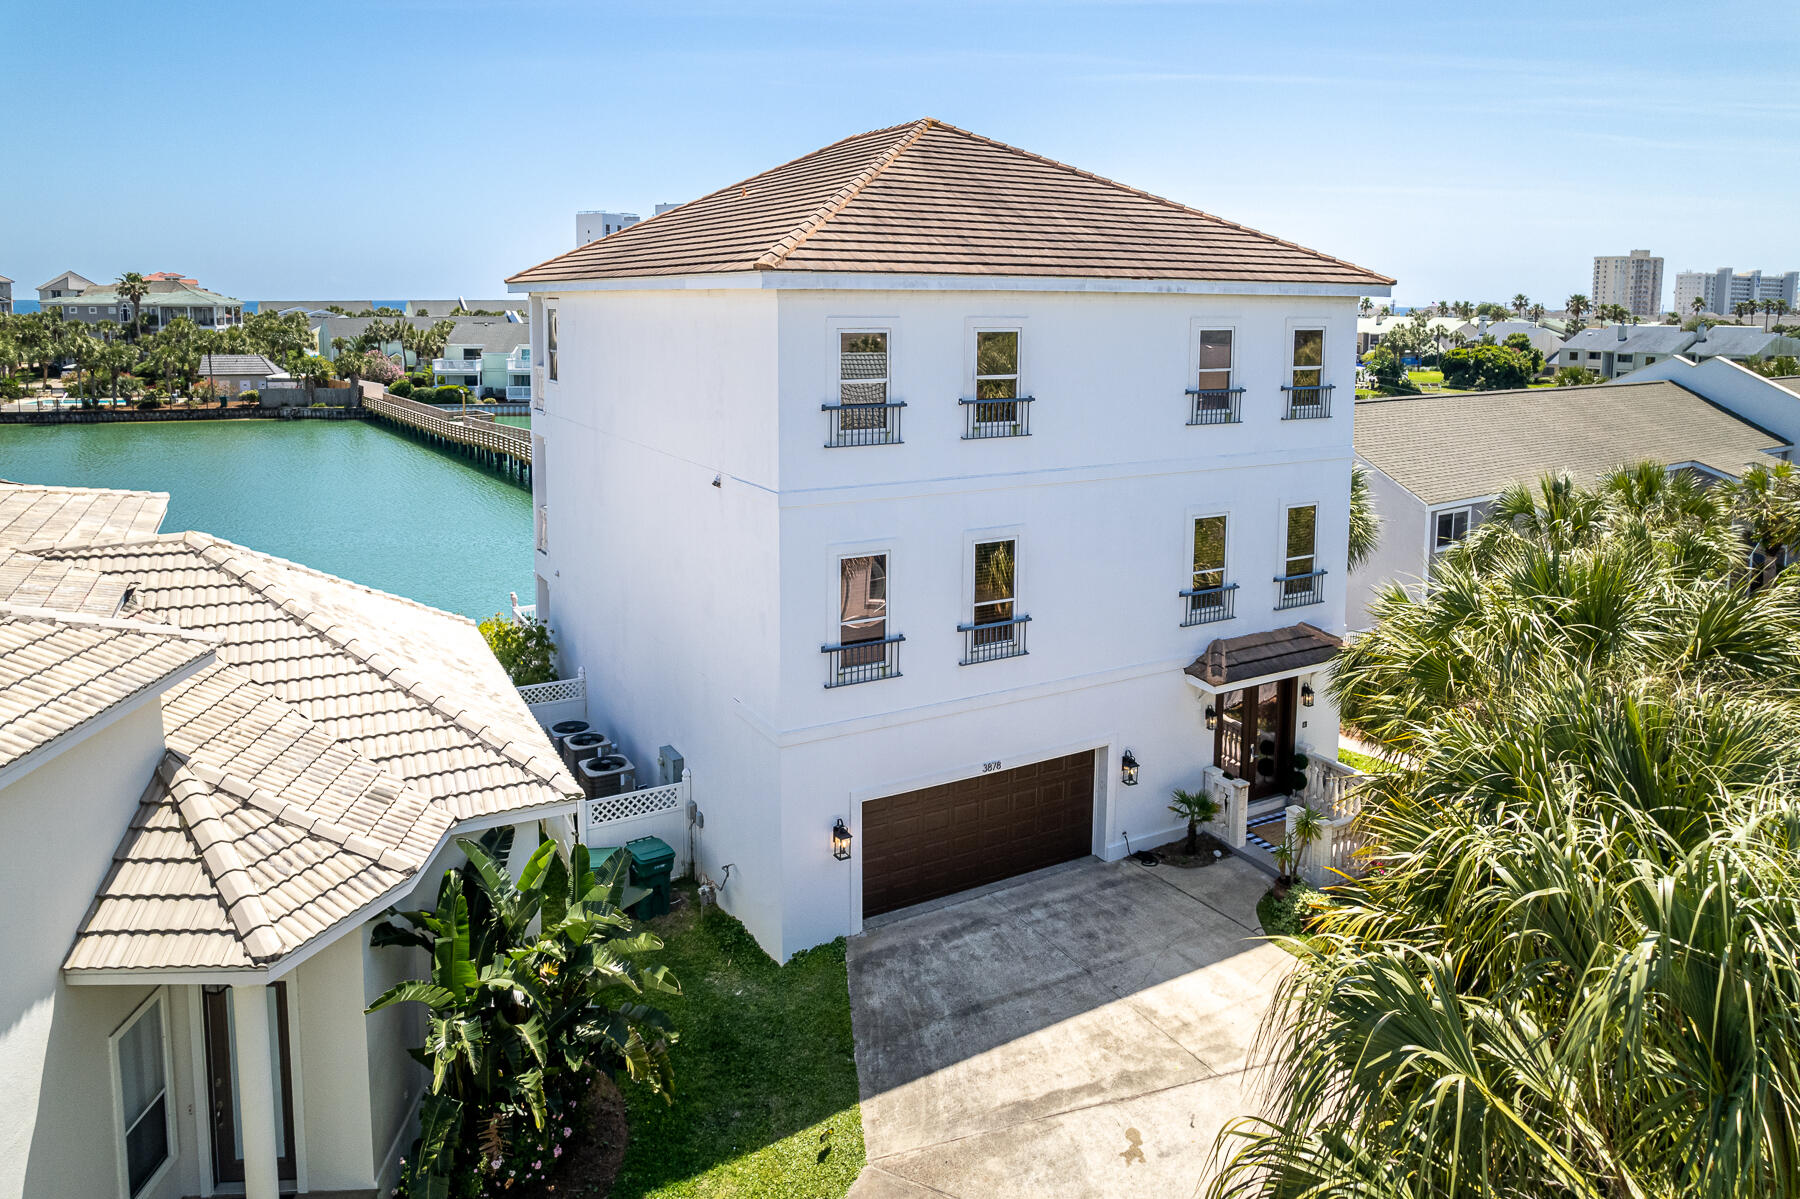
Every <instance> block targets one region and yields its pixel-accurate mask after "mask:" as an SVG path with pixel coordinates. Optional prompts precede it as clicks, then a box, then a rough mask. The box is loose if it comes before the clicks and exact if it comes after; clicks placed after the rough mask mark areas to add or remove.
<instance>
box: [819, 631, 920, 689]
mask: <svg viewBox="0 0 1800 1199" xmlns="http://www.w3.org/2000/svg"><path fill="white" fill-rule="evenodd" d="M905 640H906V634H904V633H895V634H894V635H893V636H892V637H883V638H881V639H879V640H875V641H852V642H850V643H849V644H847V645H821V646H820V647H819V652H820V653H822V654H824V655H826V662H827V673H826V675H825V685H826V686H827V687H848V686H849V685H850V684H852V683H873V682H874V681H875V680H876V679H897V678H899V677H900V643H901V642H902V641H905Z"/></svg>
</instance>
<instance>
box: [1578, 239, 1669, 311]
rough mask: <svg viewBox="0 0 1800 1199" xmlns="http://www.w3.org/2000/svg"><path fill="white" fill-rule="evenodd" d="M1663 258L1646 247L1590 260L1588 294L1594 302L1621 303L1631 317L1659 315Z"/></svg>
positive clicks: (1660, 309)
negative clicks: (1591, 265)
mask: <svg viewBox="0 0 1800 1199" xmlns="http://www.w3.org/2000/svg"><path fill="white" fill-rule="evenodd" d="M1662 285H1663V260H1662V259H1660V258H1658V257H1656V256H1654V255H1653V254H1651V253H1650V251H1648V250H1633V251H1632V252H1631V253H1629V254H1615V255H1602V256H1599V257H1596V258H1595V259H1594V285H1593V291H1592V293H1591V297H1592V299H1593V301H1594V303H1595V304H1596V305H1598V304H1623V305H1624V306H1625V309H1626V311H1628V312H1630V313H1631V314H1632V315H1633V316H1660V315H1661V314H1662V310H1663V309H1662Z"/></svg>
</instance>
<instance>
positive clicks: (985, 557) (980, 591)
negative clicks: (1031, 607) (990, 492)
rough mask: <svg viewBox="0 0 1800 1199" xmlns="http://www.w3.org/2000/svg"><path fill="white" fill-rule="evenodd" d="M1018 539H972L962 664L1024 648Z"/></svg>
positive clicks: (983, 660)
mask: <svg viewBox="0 0 1800 1199" xmlns="http://www.w3.org/2000/svg"><path fill="white" fill-rule="evenodd" d="M1018 551H1019V543H1018V542H1017V541H1016V540H1014V539H1012V538H1005V539H1002V540H995V541H978V542H976V543H975V563H974V566H975V574H974V577H975V590H974V596H973V600H972V603H971V611H970V618H971V619H970V621H969V623H968V624H966V625H963V626H961V631H962V633H963V634H964V640H963V665H964V666H968V665H970V664H972V663H975V662H991V661H993V660H994V659H995V658H1010V657H1012V656H1013V655H1014V654H1022V653H1024V652H1025V622H1026V621H1028V620H1030V619H1031V618H1030V617H1029V616H1020V615H1019V614H1018V610H1017V603H1018Z"/></svg>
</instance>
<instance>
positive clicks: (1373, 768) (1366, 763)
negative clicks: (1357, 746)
mask: <svg viewBox="0 0 1800 1199" xmlns="http://www.w3.org/2000/svg"><path fill="white" fill-rule="evenodd" d="M1338 761H1340V762H1342V763H1343V764H1344V765H1346V766H1351V767H1354V768H1355V769H1357V770H1360V771H1362V772H1363V773H1364V774H1374V773H1376V772H1377V771H1382V770H1386V769H1387V763H1385V762H1383V761H1382V760H1381V759H1380V758H1371V757H1370V756H1369V755H1368V754H1359V753H1357V752H1356V751H1355V750H1353V749H1343V748H1340V749H1339V750H1338Z"/></svg>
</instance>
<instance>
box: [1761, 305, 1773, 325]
mask: <svg viewBox="0 0 1800 1199" xmlns="http://www.w3.org/2000/svg"><path fill="white" fill-rule="evenodd" d="M1761 307H1762V311H1763V331H1764V332H1765V333H1766V332H1768V329H1769V322H1770V320H1772V319H1773V318H1774V316H1775V301H1774V300H1764V301H1763V302H1762V304H1761Z"/></svg>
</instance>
